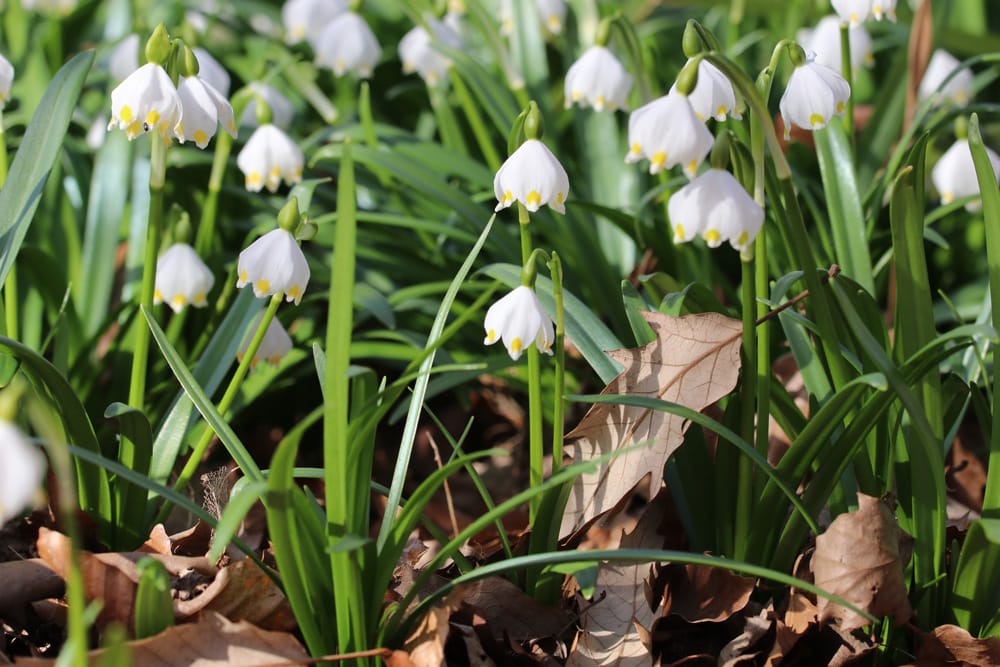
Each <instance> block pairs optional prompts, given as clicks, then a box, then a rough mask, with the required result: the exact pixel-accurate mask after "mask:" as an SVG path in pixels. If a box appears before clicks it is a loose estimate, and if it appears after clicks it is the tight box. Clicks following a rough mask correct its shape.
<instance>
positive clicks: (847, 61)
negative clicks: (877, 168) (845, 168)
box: [840, 23, 854, 153]
mask: <svg viewBox="0 0 1000 667" xmlns="http://www.w3.org/2000/svg"><path fill="white" fill-rule="evenodd" d="M850 31H851V26H850V25H848V24H846V23H841V24H840V74H841V76H843V77H844V80H845V81H847V86H848V88H850V90H851V94H850V95H848V96H847V112H846V113H845V114H844V129H845V130H847V140H848V141H849V142H850V144H851V152H852V153H853V152H854V70H853V69H852V68H851V35H850Z"/></svg>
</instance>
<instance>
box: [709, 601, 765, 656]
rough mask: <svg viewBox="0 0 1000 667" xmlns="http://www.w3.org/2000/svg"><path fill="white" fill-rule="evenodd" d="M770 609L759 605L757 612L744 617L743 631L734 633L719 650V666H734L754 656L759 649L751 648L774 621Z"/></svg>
mask: <svg viewBox="0 0 1000 667" xmlns="http://www.w3.org/2000/svg"><path fill="white" fill-rule="evenodd" d="M771 611H772V609H770V608H769V607H761V609H760V611H759V612H758V613H757V614H753V615H749V616H747V617H746V620H745V621H744V624H743V632H741V633H740V634H738V635H736V636H735V637H734V638H733V639H732V641H730V642H729V643H728V644H726V645H725V646H724V647H722V651H720V652H719V660H718V665H719V667H736V665H739V664H741V663H744V662H747V661H748V660H753V659H754V657H756V655H757V654H758V653H759V652H760V651H759V650H758V651H753V650H751V649H752V647H753V646H754V645H755V644H757V642H759V641H760V640H761V639H762V638H763V637H764V635H766V634H767V631H768V630H770V629H771V626H772V625H773V624H774V621H772V620H771Z"/></svg>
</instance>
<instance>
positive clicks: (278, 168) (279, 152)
mask: <svg viewBox="0 0 1000 667" xmlns="http://www.w3.org/2000/svg"><path fill="white" fill-rule="evenodd" d="M304 162H305V157H304V156H303V155H302V149H301V148H299V147H298V145H296V143H295V142H294V141H292V140H291V139H290V138H289V136H288V135H287V134H285V133H284V132H283V131H282V130H280V129H278V128H277V127H275V126H274V125H272V124H271V123H268V124H266V125H261V126H260V127H258V128H257V129H256V130H254V133H253V134H252V135H251V136H250V139H249V140H248V141H247V143H246V146H244V147H243V150H241V151H240V154H239V155H237V156H236V166H238V167H239V168H240V171H242V172H243V176H244V177H245V179H246V188H247V190H249V191H250V192H260V190H261V188H264V187H266V188H267V189H268V190H270V191H271V192H274V191H275V190H277V189H278V186H279V185H281V180H282V179H284V181H285V183H287V184H288V185H292V184H293V183H298V182H299V181H301V180H302V166H303V163H304Z"/></svg>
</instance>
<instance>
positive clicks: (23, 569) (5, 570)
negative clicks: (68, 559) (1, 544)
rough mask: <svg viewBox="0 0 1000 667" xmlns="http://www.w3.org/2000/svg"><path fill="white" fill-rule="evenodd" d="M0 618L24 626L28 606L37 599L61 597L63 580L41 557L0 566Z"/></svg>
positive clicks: (9, 562)
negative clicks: (0, 584) (1, 583)
mask: <svg viewBox="0 0 1000 667" xmlns="http://www.w3.org/2000/svg"><path fill="white" fill-rule="evenodd" d="M0 582H3V585H2V586H0V618H2V619H4V620H6V621H10V622H12V623H13V624H15V625H16V626H18V627H22V628H23V627H24V626H25V625H26V623H27V619H26V617H25V612H26V609H27V606H28V605H29V604H31V603H32V602H35V601H36V600H44V599H45V598H50V597H57V596H60V595H62V593H63V589H64V588H65V586H64V584H63V580H62V578H60V577H59V575H58V574H56V573H55V572H54V571H53V570H52V568H50V567H49V566H48V565H46V564H45V562H44V561H43V560H42V559H40V558H28V559H25V560H12V561H8V562H6V563H0Z"/></svg>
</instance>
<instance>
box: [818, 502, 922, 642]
mask: <svg viewBox="0 0 1000 667" xmlns="http://www.w3.org/2000/svg"><path fill="white" fill-rule="evenodd" d="M904 535H905V533H904V532H903V530H902V529H901V528H900V527H899V526H898V525H897V524H896V518H895V516H894V515H893V513H892V510H890V509H889V507H888V505H887V504H886V503H885V502H883V501H882V500H881V499H879V498H875V497H872V496H867V495H865V494H863V493H859V494H858V509H857V511H855V512H848V513H846V514H841V515H840V516H838V517H837V518H836V519H834V520H833V523H831V524H830V527H829V528H827V530H826V532H824V533H823V534H821V535H819V536H817V537H816V551H815V553H814V554H813V557H812V570H813V575H814V580H815V582H816V586H818V587H819V588H821V589H823V590H826V591H828V592H830V593H833V594H834V595H837V596H839V597H841V598H843V599H845V600H847V601H848V602H850V603H851V604H853V605H854V606H855V607H857V608H859V609H862V610H864V611H867V612H869V613H871V614H872V615H874V616H876V617H880V616H891V617H893V619H894V620H895V621H896V623H897V624H902V623H905V622H906V621H907V620H908V619H909V618H910V616H911V615H912V613H913V611H912V609H911V607H910V601H909V598H908V597H907V594H906V580H905V578H904V575H903V565H904V562H903V559H902V558H901V555H900V553H901V541H902V538H903V536H904ZM816 606H817V608H818V611H819V619H820V621H822V622H826V621H829V620H836V621H838V623H839V629H840V632H841V633H842V634H843V633H849V632H851V631H852V630H856V629H858V628H861V627H864V626H865V625H868V624H869V621H868V620H867V619H865V617H863V616H861V615H860V614H857V613H855V612H853V611H850V610H848V609H846V608H844V607H841V606H840V605H838V604H834V603H833V602H830V601H829V600H828V599H827V598H825V597H820V598H819V599H818V600H817V605H816Z"/></svg>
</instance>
